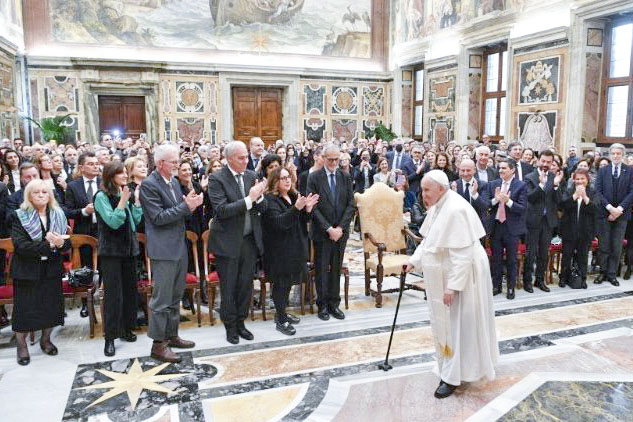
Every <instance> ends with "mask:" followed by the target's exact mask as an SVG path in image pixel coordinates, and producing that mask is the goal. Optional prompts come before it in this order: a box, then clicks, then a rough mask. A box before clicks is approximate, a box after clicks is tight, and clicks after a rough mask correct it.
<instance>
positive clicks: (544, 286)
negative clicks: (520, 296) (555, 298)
mask: <svg viewBox="0 0 633 422" xmlns="http://www.w3.org/2000/svg"><path fill="white" fill-rule="evenodd" d="M536 287H538V288H539V289H541V290H543V291H544V292H548V293H549V287H547V286H546V285H545V282H543V281H541V282H540V283H538V284H537V285H536Z"/></svg>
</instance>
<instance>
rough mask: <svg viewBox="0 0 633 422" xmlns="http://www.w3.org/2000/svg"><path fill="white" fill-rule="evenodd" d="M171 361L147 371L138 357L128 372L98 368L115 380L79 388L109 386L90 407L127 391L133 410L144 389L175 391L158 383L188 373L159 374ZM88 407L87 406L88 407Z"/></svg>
mask: <svg viewBox="0 0 633 422" xmlns="http://www.w3.org/2000/svg"><path fill="white" fill-rule="evenodd" d="M169 365H170V364H169V363H163V364H162V365H159V366H157V367H155V368H152V369H149V370H147V371H145V372H144V371H143V368H142V367H141V364H140V363H139V361H138V359H134V363H132V367H131V368H130V370H129V371H128V372H127V373H124V372H113V371H107V370H105V369H97V372H99V373H101V374H103V375H105V376H106V377H109V378H111V379H112V380H113V381H108V382H104V383H102V384H97V385H89V386H87V387H80V388H79V390H93V389H97V388H99V389H100V388H109V389H111V390H110V391H108V392H106V393H104V394H103V395H102V396H101V397H99V398H98V399H97V400H95V401H94V402H92V403H90V405H88V407H92V406H94V405H95V404H99V403H101V402H104V401H106V400H108V399H111V398H112V397H114V396H117V395H119V394H121V393H124V392H125V393H127V396H128V398H129V399H130V404H131V405H132V410H134V409H135V408H136V404H137V403H138V399H139V397H140V396H141V393H142V392H143V390H151V391H157V392H159V393H166V394H170V393H173V392H174V391H173V390H170V389H169V388H165V387H163V386H161V385H159V384H158V383H159V382H161V381H168V380H170V379H173V378H178V377H182V376H185V375H187V374H168V375H158V374H159V373H160V372H161V371H162V370H163V369H165V368H166V367H168V366H169ZM88 407H87V408H88Z"/></svg>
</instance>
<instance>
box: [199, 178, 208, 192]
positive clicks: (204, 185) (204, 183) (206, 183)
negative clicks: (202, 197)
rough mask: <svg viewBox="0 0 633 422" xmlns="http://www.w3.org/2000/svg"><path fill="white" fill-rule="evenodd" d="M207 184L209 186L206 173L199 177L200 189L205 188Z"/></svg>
mask: <svg viewBox="0 0 633 422" xmlns="http://www.w3.org/2000/svg"><path fill="white" fill-rule="evenodd" d="M207 186H209V177H207V175H206V174H205V175H203V176H202V178H201V179H200V187H201V188H202V190H207Z"/></svg>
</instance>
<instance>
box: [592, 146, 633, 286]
mask: <svg viewBox="0 0 633 422" xmlns="http://www.w3.org/2000/svg"><path fill="white" fill-rule="evenodd" d="M624 153H625V148H624V145H622V144H618V143H615V144H613V145H611V147H610V148H609V157H610V158H611V164H609V165H607V166H604V167H602V168H601V169H600V170H598V178H597V180H596V194H597V196H598V201H599V202H598V204H599V206H598V210H599V211H598V245H599V248H600V249H599V251H598V254H599V257H600V275H599V276H598V277H597V278H596V280H595V281H594V283H596V284H600V283H602V282H603V281H605V280H606V281H608V282H610V283H611V284H613V285H614V286H619V285H620V283H619V282H618V280H617V278H616V272H617V269H618V263H619V261H620V253H621V252H622V240H623V239H624V234H625V233H626V222H627V220H628V219H629V217H630V216H631V205H633V171H631V169H630V167H629V166H627V165H626V164H624V163H622V159H623V158H624Z"/></svg>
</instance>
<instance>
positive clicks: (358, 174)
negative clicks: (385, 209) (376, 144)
mask: <svg viewBox="0 0 633 422" xmlns="http://www.w3.org/2000/svg"><path fill="white" fill-rule="evenodd" d="M370 160H371V154H370V152H369V150H368V149H366V150H364V151H363V152H362V155H361V157H360V163H359V164H358V166H357V167H355V168H354V172H353V174H354V182H355V183H354V192H358V193H363V192H365V190H366V189H369V188H370V187H371V185H373V184H374V174H376V169H375V168H374V166H372V165H371V163H370Z"/></svg>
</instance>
